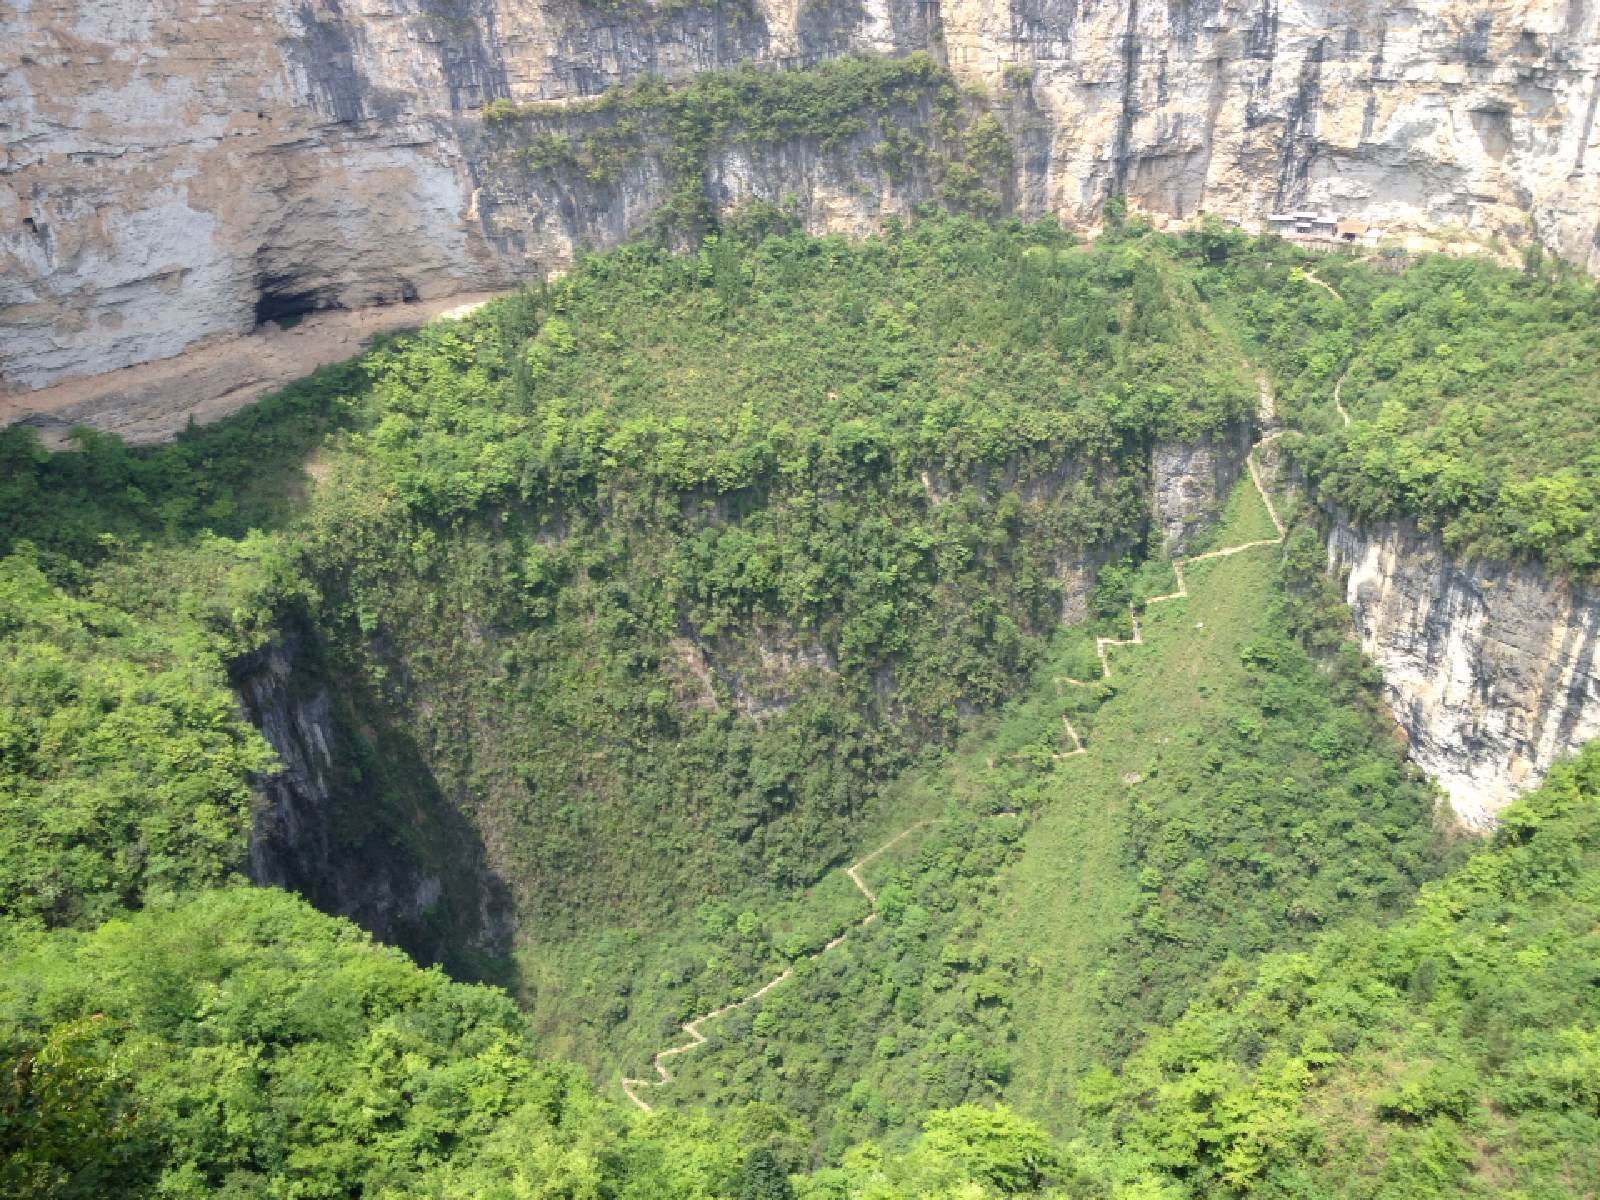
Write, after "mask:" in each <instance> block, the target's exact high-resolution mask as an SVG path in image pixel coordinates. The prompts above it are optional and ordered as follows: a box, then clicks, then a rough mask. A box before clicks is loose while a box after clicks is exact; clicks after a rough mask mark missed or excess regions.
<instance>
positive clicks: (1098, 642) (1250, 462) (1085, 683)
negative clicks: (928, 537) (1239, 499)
mask: <svg viewBox="0 0 1600 1200" xmlns="http://www.w3.org/2000/svg"><path fill="white" fill-rule="evenodd" d="M1262 386H1263V389H1264V388H1265V386H1266V385H1265V383H1263V385H1262ZM1264 411H1270V409H1264ZM1277 436H1278V434H1276V433H1268V434H1266V435H1264V436H1263V437H1260V438H1258V439H1256V442H1255V444H1254V445H1253V446H1251V447H1250V453H1249V455H1248V456H1247V457H1246V458H1245V460H1244V461H1245V466H1246V467H1247V468H1249V471H1250V482H1251V483H1253V484H1255V488H1256V493H1257V494H1258V495H1259V496H1260V497H1261V502H1262V503H1263V504H1264V505H1266V507H1267V516H1268V517H1270V518H1271V519H1272V527H1273V528H1274V529H1276V530H1277V531H1278V536H1277V537H1270V538H1257V539H1256V540H1255V541H1253V542H1240V543H1239V544H1238V545H1236V546H1224V547H1222V548H1221V549H1220V550H1208V551H1207V552H1206V553H1204V554H1193V555H1190V556H1189V557H1188V558H1175V559H1173V560H1172V574H1173V575H1174V576H1175V577H1176V578H1177V581H1178V588H1177V590H1176V591H1172V592H1167V593H1165V594H1164V595H1160V596H1151V597H1149V598H1148V599H1147V600H1145V602H1144V603H1145V607H1146V608H1149V607H1150V606H1151V605H1154V604H1165V603H1166V602H1167V601H1169V600H1183V599H1185V598H1187V597H1188V595H1189V583H1188V580H1186V579H1185V578H1184V574H1183V569H1184V567H1185V566H1188V565H1191V564H1193V563H1197V562H1205V561H1207V560H1208V559H1213V558H1230V557H1232V556H1233V555H1235V554H1242V553H1244V552H1245V551H1246V550H1255V549H1257V548H1259V547H1261V546H1277V545H1281V544H1282V543H1283V539H1284V537H1285V534H1286V530H1285V528H1284V524H1283V521H1282V520H1281V519H1280V518H1279V516H1278V510H1277V508H1276V507H1275V506H1274V505H1273V503H1272V497H1271V496H1270V495H1268V494H1267V488H1266V485H1265V484H1264V483H1263V482H1262V481H1261V469H1260V468H1259V467H1258V466H1257V465H1256V451H1257V450H1259V449H1260V448H1261V447H1262V446H1264V445H1266V444H1267V443H1268V442H1270V441H1272V440H1273V439H1274V438H1276V437H1277ZM1129 615H1130V617H1131V619H1132V621H1133V636H1132V637H1130V638H1109V637H1102V638H1095V640H1094V650H1095V654H1096V655H1097V656H1098V657H1099V659H1100V678H1101V679H1102V680H1104V679H1110V678H1111V660H1110V659H1109V658H1108V657H1107V656H1106V651H1107V650H1109V649H1111V648H1112V647H1114V646H1142V645H1144V634H1143V632H1142V631H1141V630H1140V628H1139V614H1138V613H1137V612H1134V611H1131V610H1130V614H1129ZM1056 682H1057V683H1058V684H1061V683H1068V684H1071V685H1072V686H1074V687H1093V686H1094V685H1095V683H1096V682H1097V681H1096V680H1091V679H1074V678H1073V677H1072V676H1070V675H1058V676H1056ZM1061 723H1062V724H1063V725H1065V726H1066V727H1067V736H1068V737H1070V738H1071V739H1072V749H1071V750H1065V751H1063V752H1062V753H1060V754H1057V755H1054V756H1053V757H1055V758H1058V759H1059V758H1072V757H1073V756H1074V755H1078V754H1086V753H1088V747H1087V746H1085V745H1084V743H1083V738H1081V737H1080V736H1079V735H1078V731H1077V730H1076V729H1074V728H1073V727H1072V722H1071V721H1069V720H1067V718H1066V717H1065V716H1063V717H1062V718H1061Z"/></svg>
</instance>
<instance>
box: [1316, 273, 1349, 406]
mask: <svg viewBox="0 0 1600 1200" xmlns="http://www.w3.org/2000/svg"><path fill="white" fill-rule="evenodd" d="M1305 277H1306V278H1307V279H1309V280H1310V281H1311V282H1312V283H1314V284H1316V285H1317V286H1318V287H1319V288H1321V289H1322V290H1323V291H1325V292H1327V293H1328V295H1330V296H1332V297H1333V298H1334V299H1335V300H1337V301H1338V302H1339V303H1340V304H1345V303H1347V301H1346V300H1345V298H1344V296H1343V295H1342V294H1341V293H1340V291H1339V289H1338V288H1336V287H1334V286H1333V284H1331V283H1328V282H1326V281H1325V280H1322V279H1318V278H1317V273H1316V272H1315V271H1307V272H1305ZM1348 374H1350V368H1349V367H1348V366H1347V367H1345V369H1344V373H1343V374H1341V375H1340V376H1339V378H1338V380H1337V381H1336V382H1335V383H1334V385H1333V406H1334V408H1336V409H1338V410H1339V419H1340V420H1341V421H1343V422H1344V423H1345V424H1346V425H1348V424H1350V414H1349V413H1348V412H1346V411H1345V407H1344V399H1343V397H1342V396H1341V395H1340V393H1341V392H1342V391H1343V390H1344V380H1345V376H1346V375H1348Z"/></svg>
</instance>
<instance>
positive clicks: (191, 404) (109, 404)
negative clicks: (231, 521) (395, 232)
mask: <svg viewBox="0 0 1600 1200" xmlns="http://www.w3.org/2000/svg"><path fill="white" fill-rule="evenodd" d="M490 298H491V297H490V296H489V295H486V294H459V295H455V296H447V297H444V298H442V299H438V300H425V301H419V302H416V303H411V304H392V305H386V306H384V307H381V308H365V309H354V310H334V311H328V312H319V313H311V314H309V315H308V316H306V317H305V318H303V319H302V320H301V321H300V322H299V323H298V324H296V325H294V326H293V327H292V328H289V329H283V328H280V327H279V326H278V325H276V324H268V325H264V326H262V328H260V329H258V330H256V331H255V332H254V333H251V334H249V335H247V336H245V337H238V338H230V339H228V340H226V341H220V342H212V343H210V344H209V345H205V346H200V347H197V348H195V349H193V350H190V351H187V352H185V353H183V354H180V355H178V356H177V357H176V358H167V359H162V360H161V361H159V362H151V363H143V364H141V365H139V366H136V367H125V368H124V369H122V370H120V371H111V372H109V373H107V374H104V375H92V376H89V377H87V378H83V379H71V380H68V381H67V382H65V383H60V384H57V385H55V386H54V387H48V388H40V389H39V390H37V391H32V392H13V393H0V428H3V427H5V426H7V425H14V424H16V423H18V422H23V423H26V424H28V425H33V426H36V427H37V428H38V429H39V431H40V437H41V439H42V440H43V441H44V443H45V444H46V445H47V446H51V447H53V448H55V447H59V446H61V445H62V444H64V442H65V439H66V435H67V431H68V430H70V429H71V428H72V426H74V425H88V426H90V427H92V428H94V429H99V430H103V431H104V432H107V433H115V434H119V435H120V436H121V437H122V438H123V439H124V440H125V441H127V442H128V443H129V444H130V445H136V446H139V445H144V446H148V445H153V444H155V443H158V442H166V441H171V440H172V439H173V438H174V437H176V436H177V435H178V434H179V433H180V432H181V431H182V430H183V429H184V428H185V426H187V425H188V423H189V421H190V419H191V418H192V419H193V420H194V421H195V423H196V424H199V425H205V424H209V423H210V422H212V421H220V420H221V419H222V418H223V417H226V416H228V415H229V414H231V413H236V412H238V411H239V410H240V409H241V408H244V407H245V406H246V405H248V404H250V403H252V402H253V401H255V400H257V399H259V398H260V397H261V396H263V395H265V394H266V393H268V392H270V391H273V390H274V389H276V388H279V387H282V386H283V385H284V384H286V383H289V382H291V381H292V380H295V379H298V378H300V377H301V376H303V375H308V374H310V373H311V372H312V371H314V370H316V368H318V367H321V366H326V365H327V364H328V363H333V362H338V361H339V360H341V359H345V358H350V357H352V356H354V355H356V354H359V353H361V351H362V349H363V348H364V347H365V346H366V345H367V344H368V343H369V342H370V341H371V340H372V339H373V337H375V336H376V335H378V334H380V333H393V332H395V331H397V330H402V329H414V328H416V327H417V326H419V325H422V324H424V323H426V322H428V321H431V320H433V319H434V318H436V317H460V316H465V315H466V314H467V313H469V312H471V311H472V310H473V309H475V308H477V307H479V306H480V305H482V304H483V303H485V302H486V301H487V300H489V299H490Z"/></svg>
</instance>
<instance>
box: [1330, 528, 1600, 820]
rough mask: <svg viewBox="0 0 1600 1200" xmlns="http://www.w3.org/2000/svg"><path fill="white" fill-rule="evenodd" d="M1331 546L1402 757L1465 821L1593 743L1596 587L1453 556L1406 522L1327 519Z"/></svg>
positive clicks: (1599, 671) (1597, 693)
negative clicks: (1396, 726)
mask: <svg viewBox="0 0 1600 1200" xmlns="http://www.w3.org/2000/svg"><path fill="white" fill-rule="evenodd" d="M1328 550H1329V561H1330V565H1331V566H1332V567H1333V568H1335V569H1340V570H1348V572H1349V577H1348V584H1347V599H1348V601H1349V604H1350V609H1351V612H1352V614H1353V615H1354V618H1355V625H1356V629H1357V630H1358V631H1359V633H1360V635H1361V644H1362V648H1363V649H1364V650H1365V651H1366V652H1367V653H1368V654H1369V655H1370V656H1371V657H1372V658H1373V660H1374V661H1375V662H1376V663H1377V664H1378V666H1379V668H1380V669H1381V670H1382V672H1383V678H1384V686H1385V689H1386V690H1387V692H1388V697H1389V703H1390V706H1391V708H1392V709H1393V711H1394V715H1395V719H1396V720H1397V721H1398V722H1399V723H1400V725H1401V727H1402V728H1403V729H1404V730H1405V732H1406V735H1407V737H1408V738H1409V739H1410V745H1411V755H1412V757H1413V758H1414V759H1415V760H1416V762H1417V763H1418V765H1420V766H1421V767H1422V768H1423V769H1424V770H1425V771H1427V773H1428V774H1429V775H1430V776H1431V777H1432V778H1433V779H1435V780H1436V781H1437V782H1438V783H1439V786H1440V787H1441V788H1443V790H1444V791H1445V793H1446V794H1447V795H1448V796H1449V798H1450V803H1451V806H1452V807H1453V808H1454V809H1455V811H1456V813H1457V814H1458V815H1459V816H1460V817H1461V819H1462V820H1463V821H1464V822H1465V823H1466V824H1468V825H1469V826H1472V827H1474V828H1479V829H1481V828H1486V827H1487V826H1489V825H1491V824H1492V823H1493V820H1494V815H1495V813H1496V812H1498V811H1499V810H1500V809H1501V808H1503V807H1504V806H1505V805H1506V804H1508V803H1509V802H1510V801H1511V800H1513V799H1514V798H1515V797H1516V796H1518V795H1519V794H1521V793H1522V792H1524V791H1526V790H1527V789H1529V788H1531V787H1533V786H1534V785H1536V784H1537V783H1539V781H1540V780H1542V779H1543V778H1544V775H1545V773H1546V772H1547V771H1548V770H1549V769H1550V765H1551V763H1552V762H1554V761H1555V760H1556V759H1557V758H1559V757H1561V756H1562V755H1564V754H1568V753H1571V752H1573V751H1575V750H1577V749H1578V748H1579V747H1580V746H1581V745H1582V744H1583V743H1584V742H1585V741H1588V740H1589V739H1591V738H1594V737H1600V590H1596V589H1595V588H1592V587H1577V586H1573V585H1571V584H1568V583H1565V582H1562V581H1559V580H1555V579H1552V578H1550V577H1549V576H1547V575H1545V574H1544V573H1543V572H1541V571H1539V570H1538V569H1536V568H1534V567H1528V566H1506V565H1503V564H1494V563H1480V562H1468V563H1462V562H1457V561H1455V560H1454V559H1452V558H1451V557H1450V556H1449V555H1448V554H1446V553H1445V552H1444V549H1443V547H1442V546H1441V544H1440V542H1439V539H1438V538H1437V537H1436V536H1431V535H1427V534H1423V533H1419V532H1418V531H1417V530H1416V529H1415V528H1413V527H1411V526H1409V525H1405V524H1384V525H1378V526H1375V527H1373V528H1370V529H1356V528H1354V527H1352V526H1351V525H1349V524H1348V523H1345V522H1343V521H1337V522H1335V523H1334V525H1333V527H1332V531H1331V533H1330V535H1329V540H1328Z"/></svg>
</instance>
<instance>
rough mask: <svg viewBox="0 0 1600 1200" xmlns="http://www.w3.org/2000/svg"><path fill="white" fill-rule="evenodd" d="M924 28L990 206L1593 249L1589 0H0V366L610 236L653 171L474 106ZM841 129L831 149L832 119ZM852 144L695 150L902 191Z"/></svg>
mask: <svg viewBox="0 0 1600 1200" xmlns="http://www.w3.org/2000/svg"><path fill="white" fill-rule="evenodd" d="M918 49H928V50H931V51H932V53H933V54H934V55H935V56H936V57H937V58H939V59H940V60H941V61H943V62H946V63H948V65H949V67H950V69H951V70H952V71H953V72H954V73H955V75H956V76H957V78H958V79H959V80H960V81H962V82H963V83H971V84H978V85H982V86H983V88H984V89H985V90H986V92H987V96H988V100H987V101H986V103H987V104H988V105H989V106H990V107H991V108H992V109H993V111H995V113H996V114H997V116H998V117H999V118H1000V119H1001V121H1002V123H1003V124H1004V126H1005V128H1006V129H1007V131H1008V133H1009V134H1010V136H1011V138H1012V140H1013V143H1014V145H1015V148H1016V155H1015V160H1014V167H1013V172H1014V174H1013V178H1012V179H1010V180H1009V181H1007V187H1006V189H1005V192H1006V196H1005V199H1006V203H1007V205H1008V206H1009V207H1011V208H1013V209H1015V210H1016V211H1018V212H1020V213H1022V214H1023V215H1025V216H1034V215H1039V214H1042V213H1045V212H1055V213H1058V214H1061V215H1062V216H1063V217H1065V218H1067V219H1069V220H1071V221H1074V222H1079V223H1093V222H1094V221H1095V219H1096V214H1097V213H1098V211H1099V206H1100V205H1101V203H1102V202H1103V201H1104V199H1105V198H1106V197H1107V196H1108V195H1110V194H1112V193H1115V192H1125V193H1126V194H1127V195H1128V196H1129V197H1130V199H1131V201H1132V202H1133V203H1134V204H1135V205H1137V206H1139V207H1142V208H1144V209H1146V210H1148V211H1150V212H1151V213H1153V214H1156V215H1157V216H1158V217H1159V216H1170V217H1173V218H1188V217H1190V216H1192V215H1193V214H1195V213H1196V212H1200V211H1205V212H1212V213H1217V214H1220V215H1223V216H1227V217H1232V218H1236V219H1239V220H1241V221H1244V222H1246V223H1253V222H1256V221H1258V220H1259V219H1260V218H1262V217H1263V216H1264V215H1265V214H1266V213H1267V212H1269V211H1271V210H1274V209H1277V208H1282V207H1286V206H1297V207H1321V208H1324V209H1327V210H1330V211H1333V212H1336V213H1341V214H1347V215H1352V216H1360V217H1364V218H1367V219H1370V220H1373V221H1376V222H1378V223H1380V224H1381V225H1383V226H1384V228H1385V229H1386V230H1387V231H1389V232H1393V233H1397V234H1403V233H1407V232H1417V231H1421V232H1427V233H1430V234H1432V235H1434V236H1436V237H1438V238H1441V239H1443V240H1446V241H1448V240H1451V239H1454V238H1458V237H1460V238H1467V239H1472V240H1483V239H1487V238H1490V237H1494V236H1499V237H1501V238H1503V239H1505V240H1506V241H1507V242H1508V243H1511V244H1516V243H1519V242H1525V241H1528V240H1530V239H1538V240H1540V241H1542V242H1544V243H1545V244H1547V245H1549V246H1551V247H1553V248H1555V249H1557V250H1558V251H1559V252H1560V253H1562V254H1564V255H1565V256H1567V257H1568V258H1569V259H1572V260H1573V261H1575V262H1579V263H1582V264H1584V265H1586V266H1588V267H1590V268H1600V241H1597V213H1600V174H1597V171H1600V146H1597V144H1596V138H1597V129H1596V120H1595V118H1596V110H1597V105H1600V82H1597V78H1596V76H1597V71H1600V5H1596V4H1593V3H1591V2H1590V0H1505V2H1502V3H1496V4H1493V5H1490V4H1486V3H1481V2H1479V3H1473V4H1468V3H1466V2H1465V0H1416V2H1415V3H1411V4H1401V5H1397V4H1391V3H1380V2H1379V0H1302V2H1300V3H1296V4H1288V3H1284V0H1171V2H1163V3H1156V0H1103V2H1096V3H1093V4H1091V3H1087V2H1085V0H1008V3H1005V4H998V3H994V2H993V0H944V2H942V3H941V2H938V0H934V2H932V3H929V2H927V0H915V2H913V0H857V2H853V3H840V2H836V0H742V2H735V3H717V4H712V3H696V2H694V0H687V2H686V0H670V2H668V0H627V2H622V3H616V2H612V0H605V2H601V0H237V2H235V3H229V4H225V5H221V4H214V3H211V2H209V0H142V2H141V3H138V4H133V5H130V4H128V3H127V2H126V0H73V2H72V3H70V4H59V3H50V4H47V3H44V0H14V2H13V3H10V4H7V5H6V6H4V8H3V9H0V81H3V82H0V387H9V388H11V389H13V390H19V389H35V388H40V387H44V386H46V385H49V384H51V383H54V382H57V381H60V380H63V379H67V378H71V377H74V376H82V375H90V374H96V373H99V372H103V371H108V370H111V369H113V368H118V367H122V366H126V365H130V364H135V363H140V362H146V361H150V360H153V359H158V358H163V357H167V356H171V355H174V354H177V353H178V352H180V351H181V350H183V349H184V348H186V347H188V346H191V345H193V344H195V343H196V342H198V341H200V340H203V339H207V338H216V337H221V336H226V335H234V334H239V333H243V332H245V331H247V330H249V329H250V328H252V327H253V326H255V325H257V324H259V323H260V322H261V321H263V320H266V319H269V318H273V317H280V316H285V315H293V314H297V313H300V312H304V311H310V310H313V309H319V308H327V307H334V306H343V307H348V308H354V307H359V306H364V305H369V304H377V303H386V302H393V301H397V300H403V299H408V298H413V297H417V298H424V299H426V298H431V297H437V296H442V295H446V294H450V293H453V292H456V291H463V290H485V289H493V288H497V287H502V286H507V285H509V284H511V283H512V282H514V281H516V280H518V279H521V278H526V277H528V276H529V275H531V274H534V273H537V272H539V271H547V270H550V269H553V268H559V267H560V266H561V265H562V264H563V263H564V262H566V261H568V260H569V259H570V257H571V255H572V253H573V251H574V248H575V247H576V246H577V245H579V244H581V243H584V242H588V243H591V244H608V243H610V242H614V241H616V240H618V239H620V238H622V237H625V236H627V235H628V234H630V233H632V232H635V231H637V230H638V229H639V228H641V227H642V225H643V223H644V222H645V221H647V220H648V218H649V216H650V214H651V212H652V211H653V209H654V207H655V206H656V205H657V204H658V203H659V202H660V200H661V199H662V197H663V195H664V194H665V187H664V183H663V181H662V179H661V178H660V177H659V173H657V172H654V171H652V169H651V168H650V164H649V163H648V162H646V163H644V164H643V165H642V166H641V167H640V168H639V169H637V170H635V171H632V172H630V173H628V174H627V175H625V176H624V177H623V178H622V179H621V180H619V181H617V182H615V183H611V184H608V185H606V186H603V187H600V186H597V187H595V188H593V189H591V190H588V191H585V190H583V189H578V190H576V191H574V190H572V189H570V188H557V187H555V186H554V185H553V184H550V183H549V182H548V181H546V182H544V183H541V182H539V181H538V180H533V181H529V182H527V183H525V184H519V185H517V186H509V185H508V184H507V183H506V182H505V180H504V179H503V178H502V176H503V172H501V171H499V170H498V168H497V165H496V163H495V161H494V159H495V153H496V148H495V139H494V138H493V137H492V136H486V134H485V130H484V128H483V123H482V121H481V119H480V117H479V116H478V113H479V110H480V108H481V107H482V106H483V104H484V103H485V102H487V101H490V100H493V99H496V98H510V99H513V100H516V101H518V102H527V101H532V100H540V99H545V100H549V99H562V98H568V97H575V96H580V95H586V94H593V93H595V92H598V91H601V90H603V89H604V88H605V87H606V86H608V85H610V84H613V83H617V82H622V81H626V80H630V79H636V78H639V77H641V76H644V75H647V74H656V75H660V76H665V77H669V78H684V77H686V76H688V75H691V74H693V73H695V72H699V71H704V70H707V69H713V68H719V67H727V66H731V65H734V64H737V63H741V62H761V63H766V64H771V65H773V66H786V67H793V66H804V65H807V64H811V63H814V62H816V61H818V60H821V59H824V58H829V57H833V56H837V55H840V54H845V53H849V52H856V51H867V52H874V53H882V54H904V53H907V52H910V51H913V50H918ZM858 140H859V139H858ZM870 148H871V147H870V145H866V144H860V145H856V144H852V145H849V146H842V147H835V148H833V149H831V150H829V151H828V152H826V153H822V152H819V151H817V150H816V148H814V147H807V146H791V147H774V148H772V149H771V152H767V151H762V152H759V153H752V152H749V151H748V150H747V149H746V150H740V151H739V152H738V153H733V152H732V151H731V150H730V151H728V152H725V153H720V154H714V155H713V156H712V159H711V161H710V162H709V163H708V164H707V167H706V175H707V179H706V183H707V187H708V190H709V191H710V192H711V193H712V194H714V195H715V196H716V198H717V199H718V200H719V201H721V202H724V203H734V202H737V201H738V200H739V199H741V198H742V197H745V196H749V195H763V196H772V197H778V196H785V195H793V196H794V197H796V199H797V200H798V201H799V202H800V205H801V209H802V214H803V216H804V217H805V219H806V220H807V222H808V223H809V224H810V225H811V226H812V227H813V228H824V227H827V228H844V229H852V230H861V229H866V228H871V227H872V226H873V225H875V224H876V223H877V222H878V221H879V220H880V219H881V218H882V217H883V216H884V215H886V214H887V213H890V212H902V211H905V210H906V209H907V208H908V207H909V206H911V205H913V204H915V203H917V202H918V201H920V200H922V199H925V198H926V193H925V191H924V190H923V189H921V188H919V187H915V186H913V187H907V188H897V187H896V186H895V184H894V181H893V180H891V179H889V178H888V177H887V175H886V174H885V172H884V171H883V170H882V168H881V165H880V164H879V163H878V162H876V161H875V160H874V158H873V157H872V156H871V155H870V154H868V153H866V152H865V151H867V150H870Z"/></svg>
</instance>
